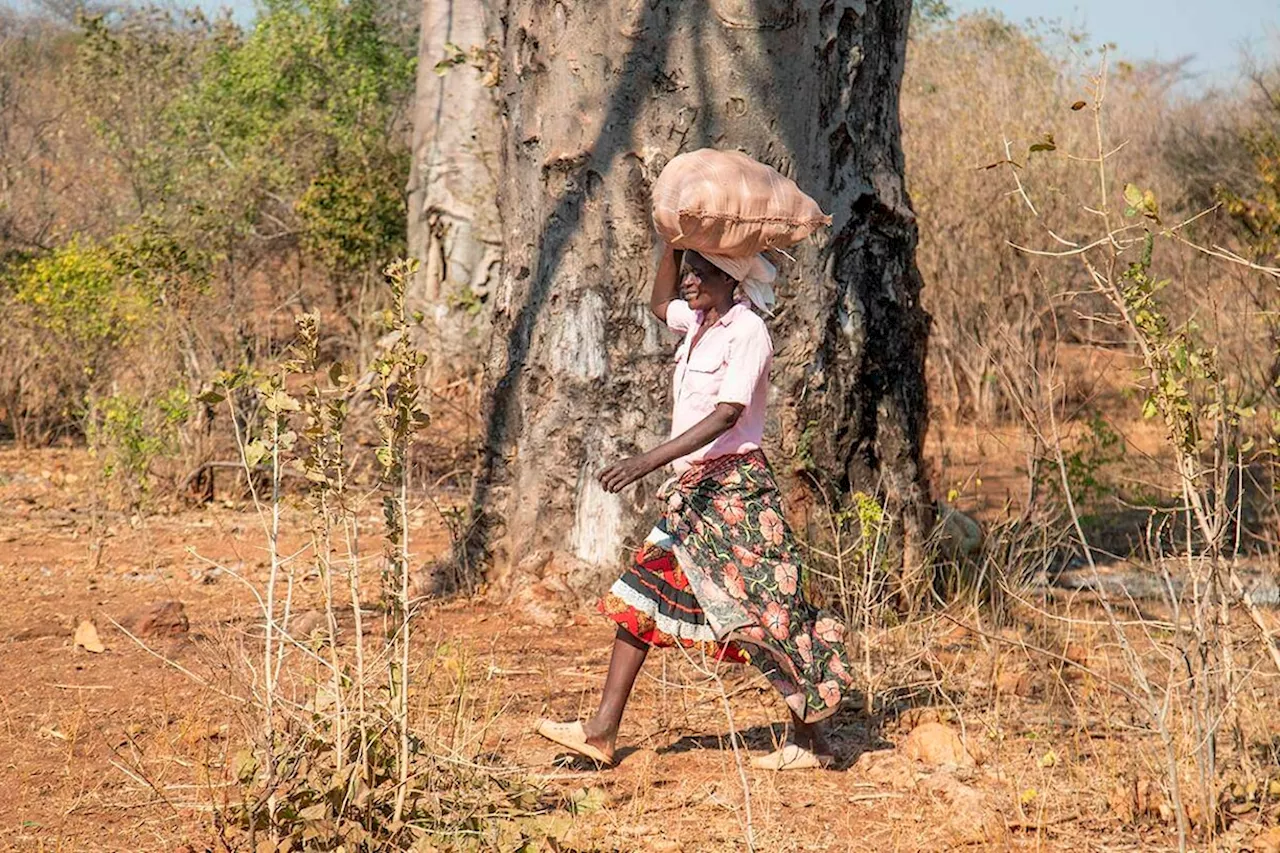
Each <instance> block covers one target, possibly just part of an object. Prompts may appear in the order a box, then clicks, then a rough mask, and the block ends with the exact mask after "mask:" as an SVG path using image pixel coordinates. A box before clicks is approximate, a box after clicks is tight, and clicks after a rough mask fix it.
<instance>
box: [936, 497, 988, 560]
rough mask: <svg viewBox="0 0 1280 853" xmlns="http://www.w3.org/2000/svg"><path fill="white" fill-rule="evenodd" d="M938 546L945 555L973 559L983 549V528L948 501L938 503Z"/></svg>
mask: <svg viewBox="0 0 1280 853" xmlns="http://www.w3.org/2000/svg"><path fill="white" fill-rule="evenodd" d="M935 535H936V536H937V537H938V544H939V545H940V546H941V549H942V551H943V552H944V553H947V554H950V555H952V556H955V557H972V556H973V555H974V554H976V553H977V552H978V549H979V548H981V547H982V527H980V526H979V525H978V522H976V521H974V520H973V519H972V518H970V517H969V516H967V515H965V514H964V513H963V512H961V511H960V510H958V509H956V508H955V507H953V506H951V505H950V504H948V503H947V502H946V501H938V526H937V533H936V534H935Z"/></svg>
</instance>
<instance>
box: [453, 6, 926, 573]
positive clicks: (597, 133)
mask: <svg viewBox="0 0 1280 853" xmlns="http://www.w3.org/2000/svg"><path fill="white" fill-rule="evenodd" d="M909 17H910V2H909V0H859V1H858V2H855V0H826V1H825V2H821V3H819V2H807V0H710V1H709V2H697V3H690V2H677V0H630V1H629V2H611V3H591V2H548V0H508V2H507V3H506V8H505V15H504V21H505V28H504V36H503V46H502V49H503V66H502V67H503V77H502V82H501V89H502V102H503V108H504V117H505V121H506V128H505V141H504V144H503V163H502V167H503V168H502V176H503V177H502V182H501V191H500V195H499V198H500V206H501V209H502V212H503V247H504V268H503V274H502V280H501V285H500V287H499V289H498V291H497V293H496V296H495V304H494V311H495V313H494V324H495V329H494V345H493V349H492V351H491V356H490V360H489V363H488V365H487V376H488V383H489V384H488V393H487V406H486V411H485V417H486V423H485V426H486V430H487V432H486V435H487V438H488V442H487V444H486V450H485V454H486V455H485V457H484V460H483V464H482V466H481V468H480V476H479V478H478V481H477V489H476V494H475V498H476V505H477V506H478V507H479V508H480V510H481V511H482V512H484V513H485V516H484V517H485V518H486V519H487V520H488V521H489V522H490V523H489V525H488V526H487V527H484V526H482V527H481V528H480V529H481V531H482V532H486V533H487V534H488V539H487V540H486V541H485V544H486V545H487V546H488V547H489V549H490V551H491V553H492V555H493V556H494V558H495V560H496V562H497V564H498V565H499V566H502V565H504V564H509V563H512V562H517V561H519V560H520V559H522V558H523V557H524V556H525V555H527V554H530V553H532V552H534V551H537V550H542V549H552V550H557V549H558V550H563V551H568V552H571V553H572V554H574V555H575V556H577V557H579V558H581V559H582V560H585V561H587V562H589V563H593V564H596V565H600V566H601V567H602V571H601V575H602V577H601V579H600V580H601V582H603V581H604V580H605V579H607V577H608V576H609V575H610V574H611V573H612V572H613V571H614V570H615V569H616V568H617V567H618V565H619V564H620V563H621V561H622V560H623V559H625V558H626V556H627V553H628V551H629V550H630V548H631V547H633V546H634V545H635V544H636V543H637V542H638V541H640V539H641V538H642V537H643V535H644V533H645V532H646V531H647V528H648V526H649V525H651V524H652V523H653V521H654V520H655V518H656V514H657V512H658V507H657V506H656V502H655V500H654V498H653V497H652V495H653V492H654V491H655V490H656V487H657V486H658V485H659V483H660V480H661V477H660V475H659V474H654V475H652V476H651V477H650V478H648V479H647V480H646V481H644V482H642V483H641V484H640V485H639V486H637V487H633V488H630V489H628V490H626V491H625V492H624V493H623V494H621V495H618V496H613V495H608V494H605V493H604V492H603V491H602V490H601V489H600V487H599V486H598V485H597V484H596V479H595V477H596V474H597V473H598V472H599V471H600V470H601V468H602V467H604V466H605V465H607V464H609V463H610V462H612V461H614V460H616V459H618V458H619V457H622V456H626V455H629V454H632V453H636V452H639V451H642V450H644V449H646V448H648V447H651V446H653V445H654V444H656V443H659V442H660V441H662V440H663V439H665V438H666V437H667V430H668V428H669V424H670V414H669V407H670V397H669V393H668V384H669V382H670V369H671V360H672V356H673V353H674V349H675V344H676V341H675V339H674V337H673V336H672V335H670V334H669V333H668V332H667V331H666V329H665V328H664V327H663V326H662V325H661V324H660V323H658V322H657V321H655V320H654V319H653V318H652V317H651V316H650V315H649V313H648V308H647V300H646V297H647V293H648V289H649V286H650V284H651V279H650V277H651V274H652V267H653V264H652V254H653V253H652V249H653V239H654V238H653V228H652V225H651V222H650V208H649V187H650V185H651V184H652V182H653V180H654V179H655V178H656V177H657V175H658V173H659V171H660V170H661V169H662V167H663V165H664V164H665V163H666V162H667V161H668V160H669V159H670V158H671V157H672V156H674V155H675V154H677V153H679V152H681V151H687V150H691V149H695V148H699V147H703V146H714V147H721V148H739V149H741V150H743V151H745V152H747V153H748V154H750V155H752V156H754V157H756V158H757V159H760V160H762V161H764V162H766V163H769V164H771V165H773V166H775V167H776V168H778V169H779V170H780V171H782V172H783V173H785V174H787V175H790V176H791V177H793V178H794V179H795V180H796V181H797V182H798V183H799V185H800V186H801V187H802V188H803V189H804V190H806V191H807V192H809V193H810V194H811V195H813V196H814V197H815V198H816V199H817V200H818V201H819V203H820V204H821V205H822V207H823V208H824V209H825V210H826V211H827V212H829V213H831V214H832V215H833V216H834V223H833V226H832V228H831V229H830V231H829V232H828V233H826V234H825V235H823V236H821V237H820V238H819V239H817V240H815V241H813V242H811V243H806V244H804V245H801V246H799V247H797V248H796V249H795V250H794V251H793V252H792V254H793V255H794V258H795V260H794V262H792V261H785V260H784V261H783V262H782V272H781V277H780V281H779V282H778V287H777V289H778V292H779V298H780V302H779V306H778V309H777V316H776V317H775V318H773V319H772V320H771V321H770V326H771V328H772V331H773V335H774V341H775V349H776V355H775V364H774V370H773V377H772V379H773V384H774V392H775V393H774V395H773V397H774V399H773V400H772V402H771V406H770V413H771V419H772V420H771V423H770V427H769V429H770V435H769V438H768V441H769V445H770V446H769V448H768V450H769V451H770V453H771V456H772V458H773V462H774V465H775V467H777V468H779V469H780V470H782V471H783V472H786V471H787V470H794V469H795V468H796V467H797V466H798V464H799V463H801V462H802V464H803V466H804V467H806V468H807V469H808V470H809V471H810V472H811V473H812V474H813V475H814V478H816V480H817V481H819V482H821V483H822V484H823V486H824V487H825V488H826V489H827V490H828V492H829V493H830V494H832V495H839V494H842V493H847V492H848V491H850V490H852V489H855V488H856V489H862V490H865V491H867V492H871V493H878V494H882V495H883V496H884V497H885V499H886V501H887V503H888V505H889V507H890V509H891V510H893V512H894V514H895V516H896V518H897V519H898V520H899V528H898V542H899V543H900V545H901V548H900V549H899V554H901V555H905V558H906V559H907V560H908V561H909V562H913V561H915V560H917V559H918V558H919V554H918V551H913V546H918V545H919V543H920V541H921V538H922V536H923V531H924V528H923V525H924V522H925V519H926V518H927V511H926V509H925V507H926V500H925V496H926V492H925V488H924V483H923V478H922V474H921V468H920V453H921V446H922V443H923V438H924V430H925V422H926V412H925V386H924V354H925V343H926V338H927V335H928V325H929V321H928V316H927V314H926V313H925V312H924V310H923V309H922V308H921V305H920V299H919V296H920V286H921V283H920V278H919V275H918V273H917V271H916V268H915V263H914V260H913V255H914V248H915V242H916V227H915V221H914V217H913V215H912V212H911V209H910V205H909V203H908V199H907V196H906V193H905V191H904V189H903V178H902V172H903V157H902V150H901V147H900V144H899V123H898V89H899V82H900V80H901V76H902V65H903V58H904V51H905V45H906V36H907V23H908V19H909Z"/></svg>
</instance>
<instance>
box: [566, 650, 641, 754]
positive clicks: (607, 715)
mask: <svg viewBox="0 0 1280 853" xmlns="http://www.w3.org/2000/svg"><path fill="white" fill-rule="evenodd" d="M648 654H649V644H648V643H646V642H644V641H643V640H640V639H639V638H637V637H636V636H635V635H634V634H632V633H631V632H630V631H628V630H627V629H626V628H618V633H617V635H615V637H614V640H613V656H612V657H611V658H610V659H609V674H608V676H606V678H605V680H604V694H603V695H602V696H601V697H600V707H599V708H597V709H596V713H595V716H593V717H592V718H591V719H590V720H587V722H585V723H583V724H582V730H583V731H584V732H585V733H586V735H587V743H589V744H591V745H592V746H594V747H596V748H597V749H599V750H602V751H603V752H604V753H605V754H606V755H613V750H614V744H616V743H617V741H618V727H619V726H620V725H621V724H622V712H623V711H624V710H625V709H626V707H627V699H628V698H630V696H631V688H632V687H633V686H634V685H635V683H636V675H637V674H639V672H640V667H641V666H642V665H643V664H644V659H645V656H646V655H648Z"/></svg>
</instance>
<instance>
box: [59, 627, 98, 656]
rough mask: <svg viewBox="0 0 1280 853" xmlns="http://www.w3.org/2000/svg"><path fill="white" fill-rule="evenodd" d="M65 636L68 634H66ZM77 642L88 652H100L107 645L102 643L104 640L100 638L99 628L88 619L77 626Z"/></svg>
mask: <svg viewBox="0 0 1280 853" xmlns="http://www.w3.org/2000/svg"><path fill="white" fill-rule="evenodd" d="M63 636H66V635H65V634H64V635H63ZM75 644H76V645H77V646H79V647H80V648H82V649H84V650H85V651H86V652H93V653H94V654H99V653H101V652H105V651H106V650H107V647H106V646H104V645H102V640H100V639H98V629H97V628H96V627H94V624H93V623H92V622H90V621H89V620H88V619H86V620H85V621H83V622H81V623H80V627H79V628H76V638H75Z"/></svg>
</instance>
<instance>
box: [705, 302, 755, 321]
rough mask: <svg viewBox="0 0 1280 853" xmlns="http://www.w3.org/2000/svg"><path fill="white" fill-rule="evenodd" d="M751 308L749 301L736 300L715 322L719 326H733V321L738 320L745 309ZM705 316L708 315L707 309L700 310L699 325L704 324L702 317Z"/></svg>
mask: <svg viewBox="0 0 1280 853" xmlns="http://www.w3.org/2000/svg"><path fill="white" fill-rule="evenodd" d="M750 310H751V308H750V307H748V305H747V303H745V302H735V303H733V307H732V308H730V309H729V310H728V311H726V312H724V314H722V315H720V319H719V320H716V323H715V324H716V325H717V326H731V325H733V321H734V320H736V319H737V318H738V317H739V316H740V315H741V314H742V312H743V311H750ZM705 316H706V312H705V311H699V312H698V325H702V318H703V317H705Z"/></svg>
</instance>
